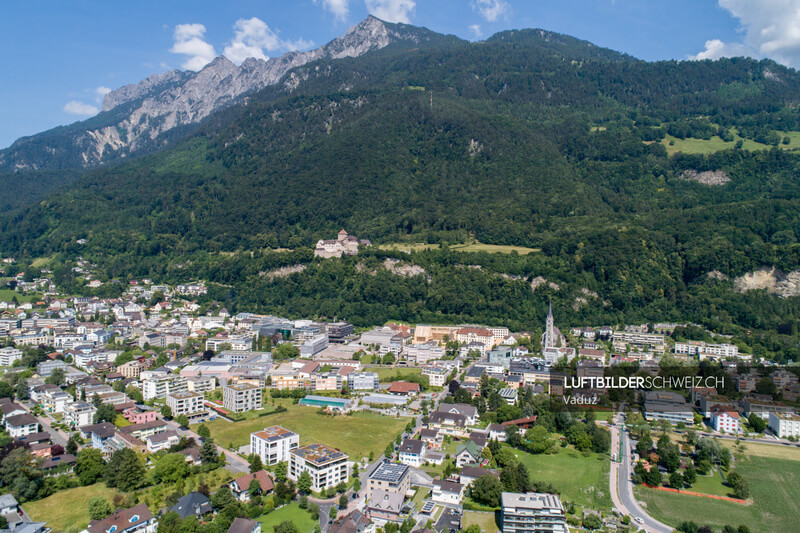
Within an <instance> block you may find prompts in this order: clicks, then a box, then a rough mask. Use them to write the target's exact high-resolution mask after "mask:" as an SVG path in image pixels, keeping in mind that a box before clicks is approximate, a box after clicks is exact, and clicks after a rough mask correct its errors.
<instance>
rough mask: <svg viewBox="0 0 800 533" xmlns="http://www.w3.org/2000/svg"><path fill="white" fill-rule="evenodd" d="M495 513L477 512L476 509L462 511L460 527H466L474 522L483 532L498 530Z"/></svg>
mask: <svg viewBox="0 0 800 533" xmlns="http://www.w3.org/2000/svg"><path fill="white" fill-rule="evenodd" d="M497 522H498V519H497V518H496V513H479V512H477V511H464V517H463V519H462V524H461V527H462V528H463V529H467V528H468V527H469V526H471V525H472V524H476V525H478V526H479V527H480V528H481V531H483V532H484V533H493V532H495V531H500V527H499V526H498V525H497Z"/></svg>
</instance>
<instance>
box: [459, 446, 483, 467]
mask: <svg viewBox="0 0 800 533" xmlns="http://www.w3.org/2000/svg"><path fill="white" fill-rule="evenodd" d="M482 451H483V449H482V448H481V447H480V446H478V445H477V444H475V442H474V441H471V440H467V441H465V442H464V443H463V444H460V445H459V446H458V448H457V449H456V466H457V467H458V468H461V467H462V466H465V465H473V464H474V465H477V464H480V463H481V461H482V459H483V458H482V457H481V452H482Z"/></svg>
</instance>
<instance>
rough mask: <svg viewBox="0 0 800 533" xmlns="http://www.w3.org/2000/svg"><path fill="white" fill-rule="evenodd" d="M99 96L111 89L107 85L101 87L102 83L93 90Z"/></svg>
mask: <svg viewBox="0 0 800 533" xmlns="http://www.w3.org/2000/svg"><path fill="white" fill-rule="evenodd" d="M94 92H96V93H97V94H98V95H99V96H105V95H107V94H108V93H110V92H111V89H109V88H108V87H103V86H102V85H101V86H100V87H98V88H97V89H95V90H94Z"/></svg>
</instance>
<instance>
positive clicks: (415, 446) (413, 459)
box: [398, 439, 425, 466]
mask: <svg viewBox="0 0 800 533" xmlns="http://www.w3.org/2000/svg"><path fill="white" fill-rule="evenodd" d="M424 454H425V443H424V442H422V441H421V440H416V439H406V440H404V441H403V442H402V444H400V447H399V448H398V458H399V460H400V462H401V463H402V464H404V465H408V466H420V465H422V462H423V455H424Z"/></svg>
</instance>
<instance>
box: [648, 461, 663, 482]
mask: <svg viewBox="0 0 800 533" xmlns="http://www.w3.org/2000/svg"><path fill="white" fill-rule="evenodd" d="M662 482H663V480H662V479H661V472H659V470H658V468H656V466H655V465H654V466H652V467H651V468H650V471H649V472H647V474H646V475H645V483H647V484H648V485H652V486H653V487H660V486H661V484H662Z"/></svg>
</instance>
